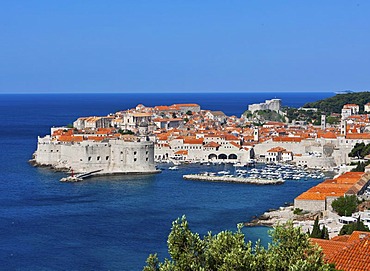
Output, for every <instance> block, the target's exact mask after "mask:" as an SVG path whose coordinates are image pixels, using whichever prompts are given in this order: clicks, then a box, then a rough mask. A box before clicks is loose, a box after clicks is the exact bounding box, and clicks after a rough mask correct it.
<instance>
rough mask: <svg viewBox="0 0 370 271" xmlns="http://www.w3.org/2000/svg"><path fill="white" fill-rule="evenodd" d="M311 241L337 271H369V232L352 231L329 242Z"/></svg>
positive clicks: (314, 239) (321, 240) (313, 239)
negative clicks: (320, 249) (319, 248)
mask: <svg viewBox="0 0 370 271" xmlns="http://www.w3.org/2000/svg"><path fill="white" fill-rule="evenodd" d="M311 241H312V242H313V243H315V244H317V245H319V246H320V247H321V248H322V250H323V253H324V255H325V256H324V257H325V260H326V261H327V262H329V263H334V264H335V268H336V269H337V270H343V271H366V270H370V232H361V231H354V232H353V233H352V234H351V235H343V236H337V237H334V238H332V239H331V240H323V239H316V238H311Z"/></svg>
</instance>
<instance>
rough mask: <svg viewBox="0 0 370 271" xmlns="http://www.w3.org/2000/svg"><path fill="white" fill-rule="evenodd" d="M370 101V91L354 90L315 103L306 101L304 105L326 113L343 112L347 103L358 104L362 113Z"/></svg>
mask: <svg viewBox="0 0 370 271" xmlns="http://www.w3.org/2000/svg"><path fill="white" fill-rule="evenodd" d="M369 102H370V92H354V93H348V94H337V95H335V96H334V97H330V98H327V99H324V100H320V101H317V102H313V103H306V104H305V105H304V106H303V107H306V108H317V109H318V110H319V111H321V112H325V113H329V114H330V113H341V110H342V107H343V105H345V104H358V105H359V106H360V113H361V112H363V111H364V105H365V104H367V103H369Z"/></svg>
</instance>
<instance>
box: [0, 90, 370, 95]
mask: <svg viewBox="0 0 370 271" xmlns="http://www.w3.org/2000/svg"><path fill="white" fill-rule="evenodd" d="M368 91H369V90H361V91H354V92H368ZM335 92H340V91H334V90H331V91H328V90H326V91H298V92H297V91H175V92H170V91H158V92H154V91H127V92H0V95H26V94H30V95H40V94H45V95H54V94H138V93H140V94H196V93H202V94H203V93H205V94H207V93H209V94H215V93H216V94H217V93H222V94H227V93H229V94H242V93H243V94H244V93H335Z"/></svg>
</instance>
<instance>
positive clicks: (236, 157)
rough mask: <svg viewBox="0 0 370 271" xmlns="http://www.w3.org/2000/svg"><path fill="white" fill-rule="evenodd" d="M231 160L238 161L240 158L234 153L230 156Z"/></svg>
mask: <svg viewBox="0 0 370 271" xmlns="http://www.w3.org/2000/svg"><path fill="white" fill-rule="evenodd" d="M229 159H238V156H237V155H236V154H234V153H232V154H230V155H229Z"/></svg>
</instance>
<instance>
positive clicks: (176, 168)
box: [168, 166, 179, 170]
mask: <svg viewBox="0 0 370 271" xmlns="http://www.w3.org/2000/svg"><path fill="white" fill-rule="evenodd" d="M168 169H169V170H178V169H179V167H178V166H172V167H169V168H168Z"/></svg>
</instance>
